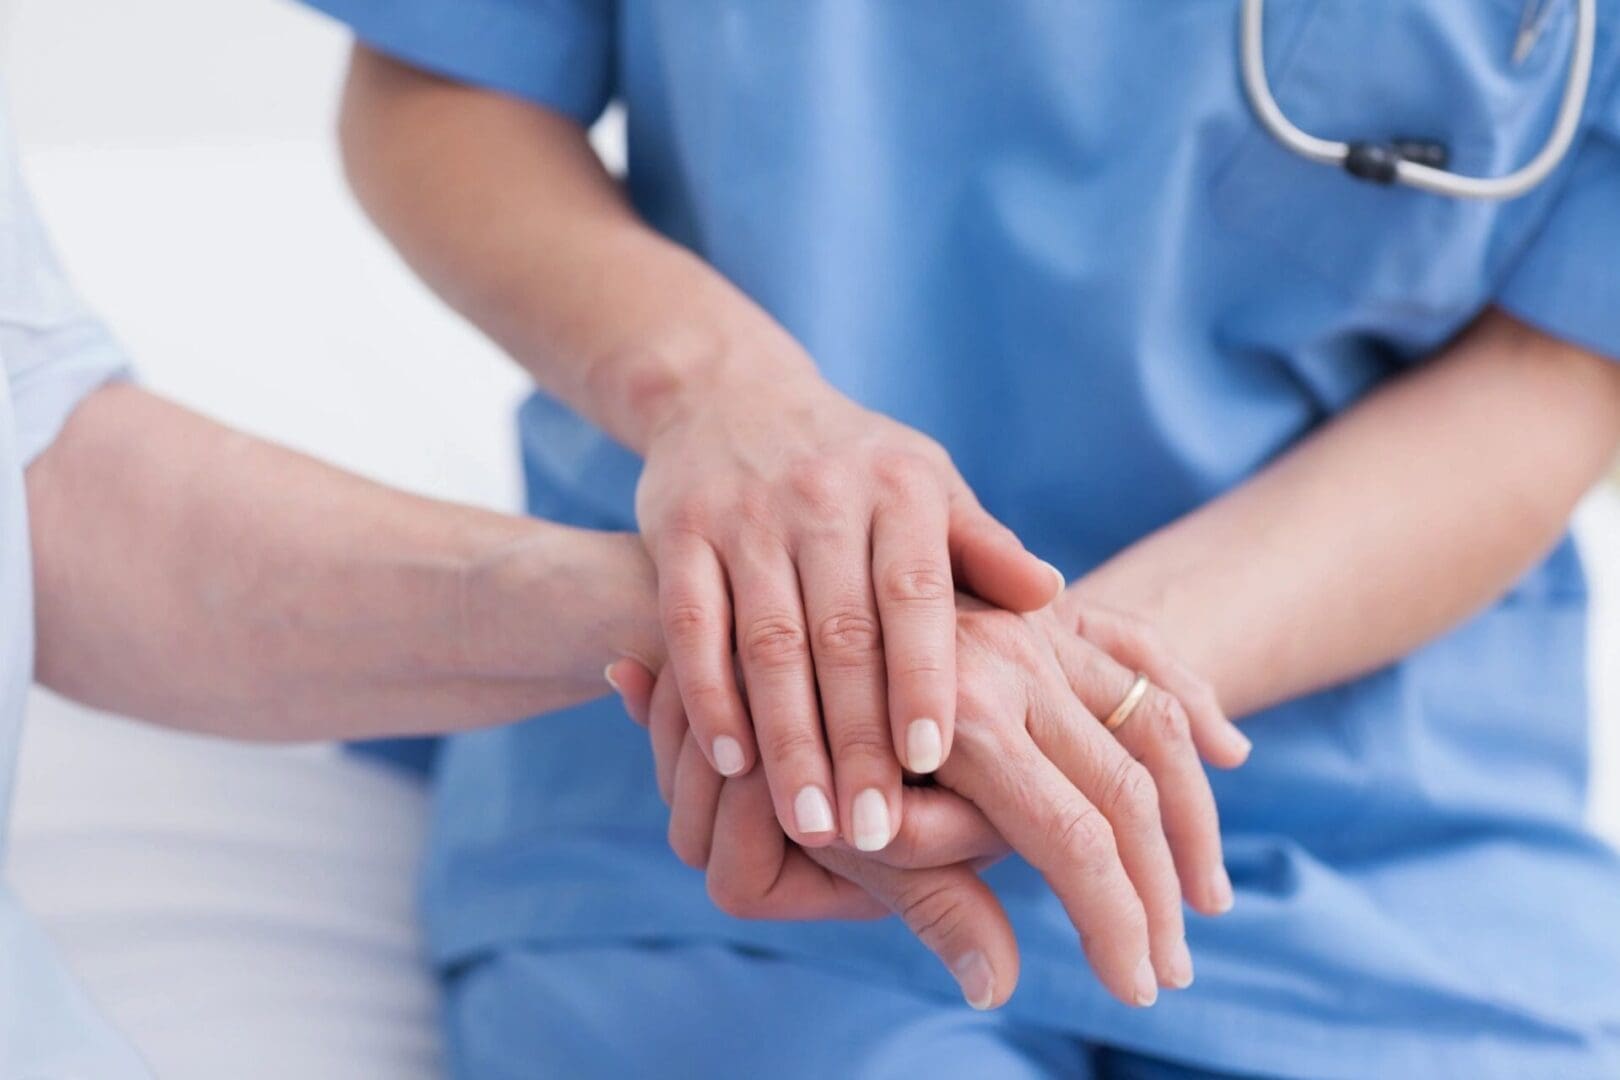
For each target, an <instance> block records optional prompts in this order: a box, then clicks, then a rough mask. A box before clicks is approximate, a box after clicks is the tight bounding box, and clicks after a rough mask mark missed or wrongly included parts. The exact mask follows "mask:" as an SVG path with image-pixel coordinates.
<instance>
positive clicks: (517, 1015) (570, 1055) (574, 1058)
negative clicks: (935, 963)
mask: <svg viewBox="0 0 1620 1080" xmlns="http://www.w3.org/2000/svg"><path fill="white" fill-rule="evenodd" d="M446 990H447V993H446V1003H445V1007H446V1010H447V1021H448V1023H447V1028H448V1032H449V1045H450V1054H451V1058H452V1061H451V1066H452V1069H453V1071H454V1074H455V1075H456V1076H457V1077H458V1078H461V1080H518V1078H523V1080H535V1078H551V1077H558V1078H569V1080H595V1078H598V1077H601V1078H607V1077H613V1078H619V1077H659V1078H672V1080H680V1078H686V1077H692V1078H704V1080H710V1078H717V1080H723V1078H728V1077H748V1078H753V1077H772V1078H773V1080H800V1078H802V1080H826V1078H828V1077H838V1078H840V1080H842V1078H846V1077H847V1078H851V1080H889V1078H896V1080H898V1078H902V1077H903V1078H906V1080H956V1078H958V1077H974V1078H978V1077H994V1078H996V1080H1047V1078H1056V1077H1063V1078H1066V1080H1067V1078H1081V1080H1085V1078H1095V1080H1212V1078H1216V1077H1221V1076H1229V1075H1230V1074H1217V1073H1210V1072H1204V1071H1202V1070H1199V1069H1192V1068H1187V1067H1184V1066H1179V1065H1174V1064H1171V1063H1169V1062H1166V1061H1158V1060H1150V1059H1147V1058H1143V1057H1140V1056H1137V1055H1133V1054H1125V1053H1122V1052H1119V1051H1114V1050H1109V1049H1107V1048H1105V1047H1096V1046H1091V1045H1088V1044H1086V1043H1083V1042H1080V1041H1078V1040H1076V1039H1074V1038H1073V1037H1072V1036H1068V1035H1064V1034H1062V1033H1059V1032H1054V1031H1051V1030H1048V1029H1043V1028H1030V1027H1024V1026H1020V1025H1016V1024H1013V1023H1009V1022H1008V1021H1006V1020H1005V1019H1003V1018H1002V1017H1001V1016H999V1015H997V1014H995V1013H977V1012H974V1011H973V1010H971V1009H969V1008H967V1007H966V1006H965V1005H961V1004H958V1003H951V1002H947V1001H943V1000H940V999H937V998H932V997H921V996H917V995H915V994H912V993H909V992H907V991H905V990H903V989H898V988H890V987H876V986H870V985H867V984H866V983H864V982H861V981H859V980H857V979H853V978H850V977H848V976H844V975H840V974H837V973H835V972H829V971H823V970H820V969H818V968H813V967H807V966H804V965H803V964H800V963H797V962H795V961H793V960H790V959H783V958H778V957H773V956H768V955H763V954H760V953H758V952H751V951H746V950H740V949H735V948H731V947H729V946H724V945H709V944H664V945H650V944H641V943H623V944H608V945H593V946H589V947H575V948H544V949H539V948H537V949H533V950H527V951H525V950H514V951H508V952H502V953H498V954H495V955H493V956H490V957H488V958H485V959H483V960H480V961H478V962H476V963H473V964H471V965H468V966H467V967H464V968H462V969H460V970H458V971H457V972H456V973H455V974H454V975H453V976H452V977H451V979H450V980H449V983H448V986H447V988H446Z"/></svg>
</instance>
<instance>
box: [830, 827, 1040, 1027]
mask: <svg viewBox="0 0 1620 1080" xmlns="http://www.w3.org/2000/svg"><path fill="white" fill-rule="evenodd" d="M805 854H806V855H808V856H809V857H810V858H812V859H814V860H815V861H816V862H819V863H821V864H822V865H823V866H824V867H826V868H827V869H829V870H831V871H832V872H833V873H835V874H837V875H839V876H840V877H843V878H846V879H848V880H850V881H853V882H854V883H855V884H857V885H859V886H860V887H861V888H863V889H865V890H866V891H867V893H869V894H870V895H871V896H872V897H873V898H874V899H876V900H877V901H878V902H879V903H881V904H883V905H884V906H885V907H887V908H888V909H889V910H890V911H892V912H894V913H895V914H896V915H898V916H900V918H901V920H902V921H904V922H905V924H906V925H907V926H908V927H910V928H911V932H912V933H914V934H916V935H917V937H918V938H919V939H920V940H921V941H922V943H923V944H924V945H926V946H928V948H929V950H930V951H932V952H933V954H934V955H935V956H937V957H939V958H940V960H941V961H943V962H944V964H945V967H946V969H947V970H949V971H950V973H951V975H952V977H954V978H955V979H956V982H957V985H959V986H960V987H961V988H962V997H963V998H964V999H966V1001H967V1003H968V1004H969V1005H971V1006H973V1007H974V1008H975V1009H997V1008H1000V1007H1001V1006H1002V1005H1005V1004H1006V1003H1007V999H1008V998H1010V997H1012V993H1013V988H1014V987H1016V986H1017V985H1018V940H1017V938H1015V937H1014V936H1013V929H1012V924H1011V923H1010V922H1008V921H1007V913H1006V911H1005V910H1003V908H1002V906H1001V902H1000V901H999V900H997V899H996V896H995V893H993V892H991V891H990V887H989V886H988V885H986V884H985V883H984V882H983V881H981V880H980V879H979V875H977V874H975V873H974V872H973V871H972V870H970V869H968V868H967V866H965V865H963V864H960V863H958V864H957V865H955V866H946V867H940V868H938V869H933V870H899V869H895V868H894V867H889V866H884V865H882V864H881V863H878V862H874V861H873V860H871V859H869V858H863V857H861V856H860V855H858V854H856V853H854V852H851V851H848V850H845V849H842V848H838V847H825V848H815V849H812V850H809V851H806V852H805Z"/></svg>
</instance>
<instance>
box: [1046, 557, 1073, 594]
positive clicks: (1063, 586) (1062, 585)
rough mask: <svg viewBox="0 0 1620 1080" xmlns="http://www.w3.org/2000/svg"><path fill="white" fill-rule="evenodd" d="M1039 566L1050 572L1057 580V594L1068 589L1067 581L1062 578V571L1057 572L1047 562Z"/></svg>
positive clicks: (1057, 570)
mask: <svg viewBox="0 0 1620 1080" xmlns="http://www.w3.org/2000/svg"><path fill="white" fill-rule="evenodd" d="M1041 565H1042V566H1044V567H1046V568H1047V569H1048V570H1050V571H1052V576H1053V577H1054V578H1056V579H1057V591H1058V592H1062V591H1063V590H1064V589H1067V588H1068V587H1069V579H1068V578H1066V577H1064V576H1063V571H1061V570H1059V569H1058V568H1057V567H1055V566H1053V565H1052V564H1051V563H1049V562H1044V561H1043V562H1042V563H1041Z"/></svg>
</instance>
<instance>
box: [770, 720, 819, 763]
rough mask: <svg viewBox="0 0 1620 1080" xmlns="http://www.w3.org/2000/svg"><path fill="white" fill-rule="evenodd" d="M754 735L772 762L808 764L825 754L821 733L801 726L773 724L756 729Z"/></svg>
mask: <svg viewBox="0 0 1620 1080" xmlns="http://www.w3.org/2000/svg"><path fill="white" fill-rule="evenodd" d="M754 734H755V737H756V738H757V739H758V740H759V743H760V747H761V749H762V750H763V751H764V754H765V757H766V758H767V760H770V761H775V762H782V763H784V764H786V763H792V762H808V761H811V760H813V759H815V758H817V757H819V756H820V755H821V753H822V752H823V747H822V743H821V735H820V733H819V732H817V731H816V730H815V729H814V728H810V727H805V726H802V725H799V724H773V725H771V726H770V727H767V728H758V729H756V730H755V733H754Z"/></svg>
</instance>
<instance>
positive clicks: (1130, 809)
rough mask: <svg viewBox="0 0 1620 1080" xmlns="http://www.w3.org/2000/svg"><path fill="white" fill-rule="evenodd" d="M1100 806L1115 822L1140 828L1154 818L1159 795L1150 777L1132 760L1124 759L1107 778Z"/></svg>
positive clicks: (1139, 764)
mask: <svg viewBox="0 0 1620 1080" xmlns="http://www.w3.org/2000/svg"><path fill="white" fill-rule="evenodd" d="M1103 803H1104V805H1105V806H1106V807H1107V808H1108V811H1107V812H1108V816H1109V817H1111V818H1114V819H1116V820H1121V821H1127V822H1130V823H1132V824H1136V825H1141V824H1151V823H1153V822H1154V821H1155V820H1156V819H1157V818H1158V807H1159V794H1158V789H1157V787H1156V786H1155V785H1154V783H1153V777H1152V776H1151V775H1150V774H1149V773H1148V771H1147V769H1145V768H1143V767H1142V765H1141V763H1140V762H1137V761H1136V760H1134V759H1132V758H1125V760H1124V761H1123V762H1121V763H1120V765H1119V767H1118V768H1116V769H1115V770H1114V774H1113V775H1112V776H1111V777H1109V780H1108V788H1107V791H1106V793H1105V794H1104V796H1103Z"/></svg>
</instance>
